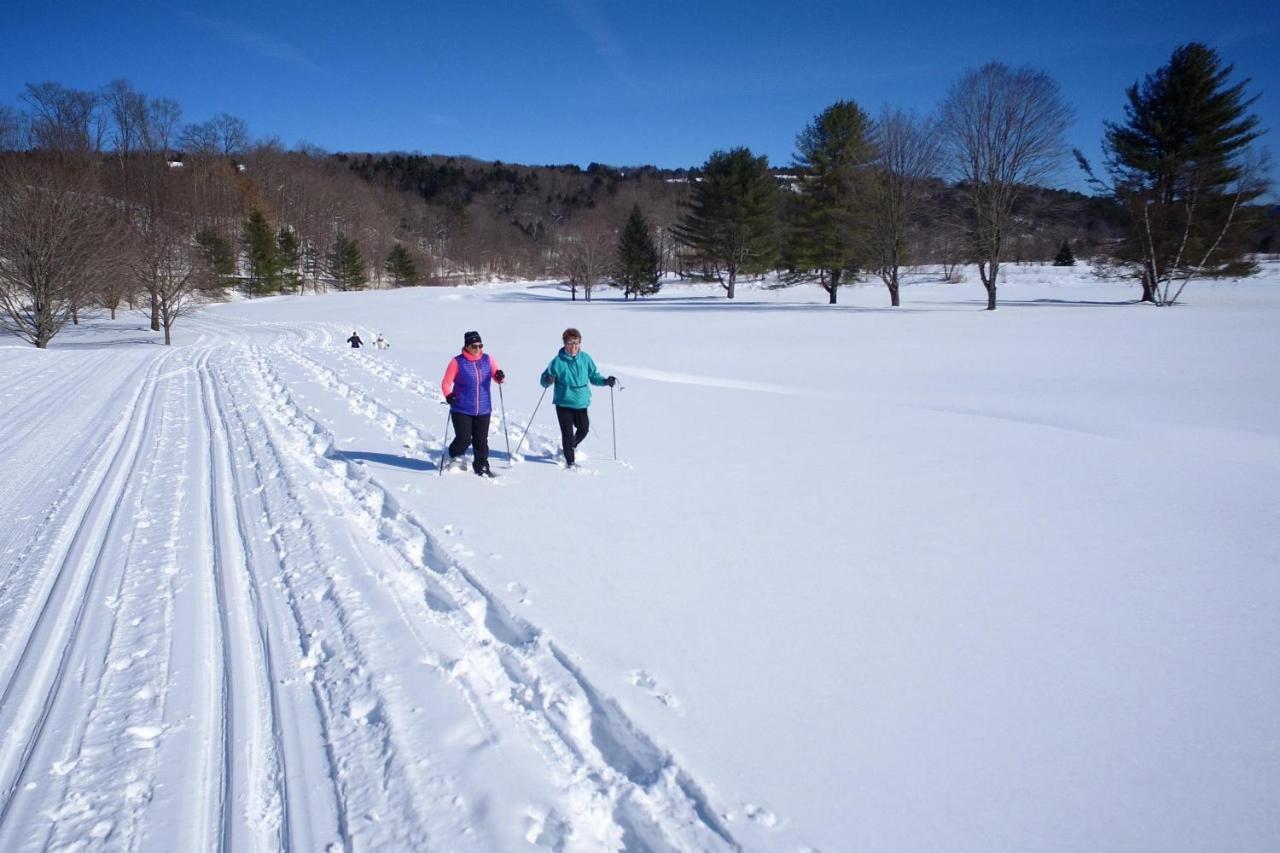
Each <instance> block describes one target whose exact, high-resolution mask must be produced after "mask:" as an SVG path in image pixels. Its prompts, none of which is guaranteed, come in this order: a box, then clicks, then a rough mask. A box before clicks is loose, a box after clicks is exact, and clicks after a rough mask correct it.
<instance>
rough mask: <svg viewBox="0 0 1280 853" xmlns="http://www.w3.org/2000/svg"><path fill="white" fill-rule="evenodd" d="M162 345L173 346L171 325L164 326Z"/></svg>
mask: <svg viewBox="0 0 1280 853" xmlns="http://www.w3.org/2000/svg"><path fill="white" fill-rule="evenodd" d="M164 345H165V346H167V347H169V346H173V323H165V324H164Z"/></svg>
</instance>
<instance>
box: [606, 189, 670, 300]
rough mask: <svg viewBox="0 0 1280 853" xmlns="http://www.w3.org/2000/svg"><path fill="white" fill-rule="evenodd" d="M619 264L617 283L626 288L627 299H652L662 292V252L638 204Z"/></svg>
mask: <svg viewBox="0 0 1280 853" xmlns="http://www.w3.org/2000/svg"><path fill="white" fill-rule="evenodd" d="M617 264H618V265H617V270H616V272H615V274H614V279H613V283H614V286H615V287H621V288H622V293H623V298H626V297H629V296H637V297H639V296H649V295H652V294H654V293H657V292H658V291H659V290H661V289H662V285H661V283H660V282H659V281H658V279H659V278H660V277H661V273H660V272H659V269H658V248H657V246H655V245H654V244H653V237H652V236H651V235H650V234H649V223H648V222H646V221H645V218H644V214H643V213H641V212H640V205H638V204H637V205H635V206H634V207H632V208H631V216H630V217H628V218H627V224H626V226H625V227H624V228H623V229H622V236H621V238H619V241H618V262H617Z"/></svg>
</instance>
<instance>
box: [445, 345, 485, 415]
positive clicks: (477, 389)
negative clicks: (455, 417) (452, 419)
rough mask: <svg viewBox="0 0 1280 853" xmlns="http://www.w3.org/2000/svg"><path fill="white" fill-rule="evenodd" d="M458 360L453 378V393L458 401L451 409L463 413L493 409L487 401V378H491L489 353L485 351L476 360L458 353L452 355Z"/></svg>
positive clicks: (478, 413)
mask: <svg viewBox="0 0 1280 853" xmlns="http://www.w3.org/2000/svg"><path fill="white" fill-rule="evenodd" d="M454 361H456V362H458V375H457V376H455V377H454V380H453V393H455V394H457V395H458V402H456V403H454V404H453V406H452V407H451V410H452V411H455V412H460V413H462V414H464V415H487V414H489V413H490V412H492V411H493V404H492V403H491V402H490V401H489V380H490V379H492V378H493V365H492V364H491V363H490V362H489V354H488V353H485V354H484V355H482V356H480V358H479V359H478V360H477V361H472V360H471V359H469V358H467V357H466V356H465V355H462V354H461V353H459V354H458V355H456V356H454Z"/></svg>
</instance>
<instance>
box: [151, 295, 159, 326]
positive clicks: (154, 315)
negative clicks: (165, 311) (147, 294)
mask: <svg viewBox="0 0 1280 853" xmlns="http://www.w3.org/2000/svg"><path fill="white" fill-rule="evenodd" d="M151 331H153V332H158V331H160V300H159V299H157V298H156V292H155V291H154V290H153V291H151Z"/></svg>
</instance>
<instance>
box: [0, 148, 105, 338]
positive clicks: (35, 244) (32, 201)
mask: <svg viewBox="0 0 1280 853" xmlns="http://www.w3.org/2000/svg"><path fill="white" fill-rule="evenodd" d="M101 198H102V196H101V193H100V191H99V188H98V186H97V182H96V180H95V178H94V175H93V173H92V171H90V170H88V169H84V168H75V167H72V166H69V165H67V164H66V163H64V162H51V161H50V160H49V159H48V158H45V157H43V156H40V155H17V156H14V157H10V158H6V159H5V160H4V161H3V162H2V163H0V310H3V314H4V317H3V322H4V324H5V325H6V326H7V327H8V328H10V329H11V330H12V331H14V332H16V333H17V334H18V335H19V336H20V337H22V338H25V339H26V340H28V341H30V342H31V343H33V344H35V345H36V346H37V347H39V348H40V349H44V348H45V347H47V346H48V345H49V341H50V340H51V339H52V338H53V336H54V335H56V334H57V333H58V332H59V331H60V330H61V329H62V328H63V326H65V325H66V324H67V323H68V322H70V321H71V320H72V317H73V315H74V312H75V311H76V310H77V309H78V308H79V307H80V306H83V305H86V304H89V302H90V301H91V295H92V294H94V293H95V292H96V291H97V290H98V288H99V285H100V284H101V283H102V282H103V281H104V280H105V279H106V278H107V277H109V276H112V275H114V274H115V273H116V263H115V259H114V256H113V253H114V248H115V246H116V245H118V239H117V238H116V237H115V235H114V234H113V233H112V227H113V226H112V224H111V223H112V219H111V216H110V211H109V210H108V209H106V208H105V207H104V205H103V204H102V202H101Z"/></svg>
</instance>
